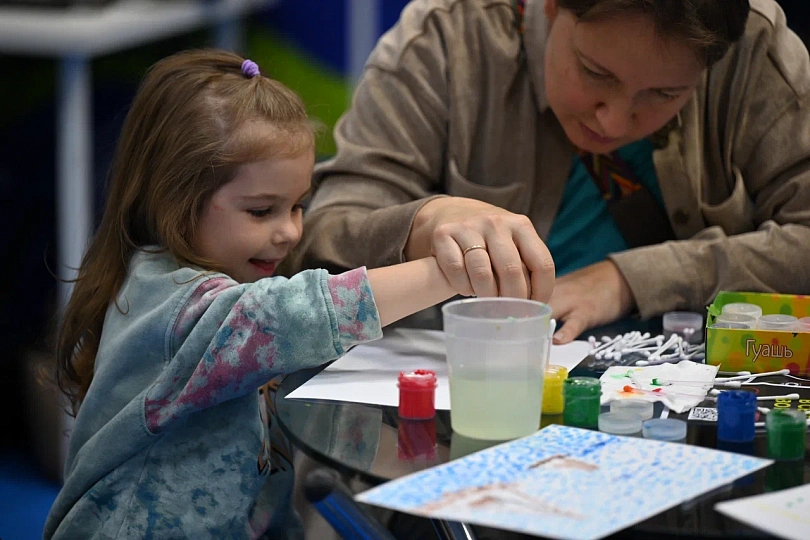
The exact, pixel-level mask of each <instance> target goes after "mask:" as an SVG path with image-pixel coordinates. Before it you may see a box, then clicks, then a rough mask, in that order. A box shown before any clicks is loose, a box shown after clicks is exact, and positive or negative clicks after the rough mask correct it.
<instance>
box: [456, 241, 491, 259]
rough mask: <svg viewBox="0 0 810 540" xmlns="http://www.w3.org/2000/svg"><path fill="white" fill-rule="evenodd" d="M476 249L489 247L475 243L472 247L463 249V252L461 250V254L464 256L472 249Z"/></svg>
mask: <svg viewBox="0 0 810 540" xmlns="http://www.w3.org/2000/svg"><path fill="white" fill-rule="evenodd" d="M474 249H483V250H484V251H486V250H487V248H486V247H484V246H481V245H478V244H476V245H474V246H470V247H468V248H467V249H465V250H464V251H462V252H461V256H462V257H464V256H466V255H467V253H469V252H470V251H472V250H474Z"/></svg>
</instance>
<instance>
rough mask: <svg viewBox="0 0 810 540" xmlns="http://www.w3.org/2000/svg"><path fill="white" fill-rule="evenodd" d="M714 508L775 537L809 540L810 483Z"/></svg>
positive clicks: (720, 504)
mask: <svg viewBox="0 0 810 540" xmlns="http://www.w3.org/2000/svg"><path fill="white" fill-rule="evenodd" d="M714 509H715V510H717V511H718V512H720V513H722V514H725V515H727V516H729V517H732V518H734V519H736V520H737V521H741V522H743V523H745V524H746V525H750V526H751V527H756V528H758V529H762V530H763V531H765V532H768V533H770V534H773V535H775V536H779V537H782V538H788V539H790V540H807V539H808V538H810V484H805V485H803V486H799V487H795V488H793V489H785V490H782V491H777V492H775V493H768V494H765V495H757V496H755V497H746V498H744V499H736V500H733V501H725V502H721V503H718V504H716V505H715V506H714Z"/></svg>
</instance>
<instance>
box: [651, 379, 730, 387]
mask: <svg viewBox="0 0 810 540" xmlns="http://www.w3.org/2000/svg"><path fill="white" fill-rule="evenodd" d="M652 384H655V385H658V386H670V385H673V384H686V385H687V386H696V385H697V386H725V387H728V388H739V387H741V386H742V384H743V383H742V382H740V381H719V382H718V381H717V379H715V380H713V381H670V380H667V379H653V380H652Z"/></svg>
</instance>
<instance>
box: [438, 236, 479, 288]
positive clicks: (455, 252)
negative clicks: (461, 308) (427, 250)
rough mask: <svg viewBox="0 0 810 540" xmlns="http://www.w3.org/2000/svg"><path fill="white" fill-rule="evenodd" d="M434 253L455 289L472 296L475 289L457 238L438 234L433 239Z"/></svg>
mask: <svg viewBox="0 0 810 540" xmlns="http://www.w3.org/2000/svg"><path fill="white" fill-rule="evenodd" d="M433 255H434V256H435V257H436V261H437V262H438V263H439V268H441V269H442V272H444V275H445V276H446V277H447V281H449V282H450V285H451V286H452V287H453V289H455V291H456V292H457V293H458V294H461V295H464V296H472V295H473V294H474V291H473V287H472V284H471V283H470V279H469V277H468V276H467V267H466V266H465V264H464V256H463V255H462V253H461V248H460V247H459V245H458V244H457V243H456V241H455V239H453V238H452V237H451V236H448V235H437V236H436V237H435V238H434V240H433Z"/></svg>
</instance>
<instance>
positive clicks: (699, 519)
mask: <svg viewBox="0 0 810 540" xmlns="http://www.w3.org/2000/svg"><path fill="white" fill-rule="evenodd" d="M624 331H626V330H619V332H624ZM321 369H322V368H317V369H311V370H303V371H300V372H297V373H293V374H291V375H289V376H287V378H286V379H285V380H284V382H283V383H282V384H281V387H280V388H279V391H278V393H277V396H276V412H277V414H278V417H279V423H280V425H281V428H282V430H283V431H284V432H285V434H286V435H287V436H288V437H289V438H290V439H291V441H292V443H293V444H294V445H295V446H297V447H298V448H300V449H301V450H302V451H303V452H304V453H306V454H307V455H309V456H310V457H311V458H313V459H315V460H316V461H318V462H320V463H322V464H324V465H326V466H328V467H332V468H334V469H336V470H338V471H340V472H341V473H343V474H346V475H348V476H350V477H359V478H361V479H363V480H364V481H366V482H368V483H370V484H372V485H376V484H380V483H383V482H386V481H388V480H393V479H397V478H400V477H402V476H405V475H408V474H411V473H414V472H418V471H421V470H424V469H427V468H430V467H433V466H436V465H441V464H443V463H446V462H448V461H450V460H453V459H457V458H460V457H463V456H466V455H468V454H471V453H473V452H477V451H479V450H483V449H485V448H488V447H491V446H494V445H496V444H500V442H499V441H481V440H474V439H469V438H467V437H464V436H461V435H459V434H457V433H454V432H453V431H452V429H451V424H450V412H449V411H437V414H436V416H435V417H434V418H433V419H431V420H427V421H414V420H408V421H406V420H400V419H399V417H398V415H397V410H396V408H395V407H383V406H374V405H362V404H356V403H337V402H326V401H309V400H306V401H305V400H288V399H285V396H286V395H287V394H289V393H290V392H292V391H293V390H295V389H296V388H298V387H299V386H300V385H302V384H304V383H305V382H306V381H307V380H309V379H310V378H311V377H313V376H314V375H315V374H317V373H318V372H319V371H320V370H321ZM579 374H588V373H587V372H584V371H583V370H580V373H579ZM590 375H593V376H597V375H598V374H596V373H590ZM603 410H607V407H603ZM660 412H661V406H660V404H657V405H656V412H655V416H658V415H659V414H660ZM552 423H557V424H562V417H561V415H559V416H556V417H555V416H550V415H544V416H543V418H542V425H541V427H544V426H546V425H548V424H552ZM686 443H687V444H695V445H699V446H702V447H706V448H717V449H719V450H724V451H729V452H737V453H745V454H749V455H754V456H760V457H765V455H766V449H765V443H766V441H765V434H764V433H758V434H757V437H756V439H755V440H754V441H753V442H752V443H750V444H743V445H739V444H738V445H732V444H728V443H723V442H719V441H718V440H717V433H716V429H715V427H714V426H712V425H700V424H689V430H688V434H687V441H686ZM805 444H806V445H807V438H806V442H805ZM808 481H810V461H808V458H807V455H805V459H804V460H803V461H793V462H776V463H774V464H773V465H771V466H769V467H767V468H765V469H763V470H760V471H758V472H756V473H754V474H751V475H749V476H747V477H744V478H741V479H739V480H737V481H736V482H734V483H733V484H731V485H728V486H725V487H723V488H721V489H719V490H716V491H714V492H710V493H707V494H704V495H702V496H700V497H698V498H697V499H695V500H692V501H689V502H686V503H683V504H680V505H678V506H676V507H674V508H672V509H670V510H668V511H666V512H663V513H661V514H658V515H657V516H654V517H652V518H650V519H648V520H646V521H644V522H642V523H640V524H638V525H636V526H634V527H632V528H631V529H628V530H626V531H623V532H621V533H618V534H617V535H616V536H615V537H622V538H626V537H638V538H650V537H655V538H662V537H667V536H679V537H684V536H687V537H688V536H694V537H707V536H709V537H712V536H714V537H728V536H737V537H739V536H742V537H745V538H757V537H760V538H762V537H766V536H765V535H764V533H762V532H760V531H758V530H755V529H752V528H749V527H747V526H745V525H742V524H740V523H738V522H736V521H735V520H733V519H731V518H726V517H725V516H723V515H722V514H719V513H717V512H715V511H714V509H713V507H714V505H715V504H716V503H717V502H719V501H722V500H728V499H734V498H739V497H747V496H751V495H757V494H761V493H767V492H772V491H778V490H782V489H787V488H791V487H795V486H798V485H801V484H804V483H807V482H808ZM510 538H511V537H510Z"/></svg>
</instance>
